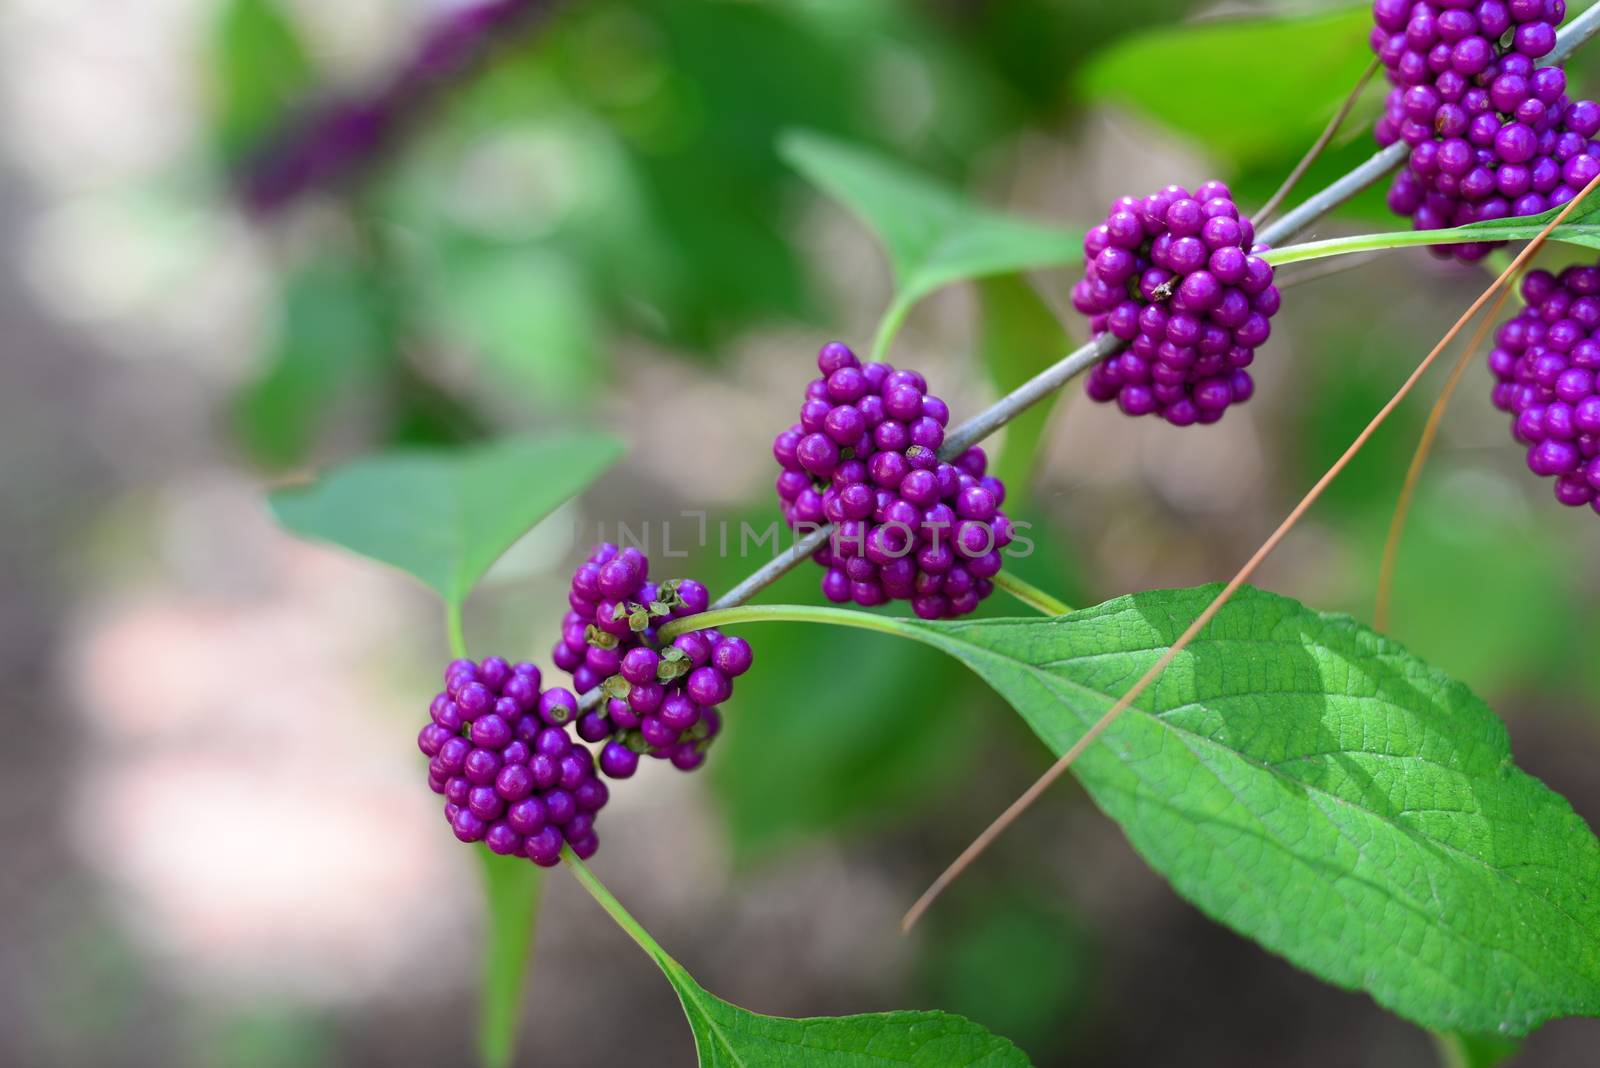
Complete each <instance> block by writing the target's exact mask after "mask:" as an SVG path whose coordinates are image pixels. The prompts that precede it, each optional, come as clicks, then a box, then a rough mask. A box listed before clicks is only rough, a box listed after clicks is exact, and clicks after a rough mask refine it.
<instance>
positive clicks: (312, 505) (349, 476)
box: [271, 433, 622, 606]
mask: <svg viewBox="0 0 1600 1068" xmlns="http://www.w3.org/2000/svg"><path fill="white" fill-rule="evenodd" d="M621 455H622V443H621V442H619V441H617V440H616V439H615V438H611V437H608V436H604V435H599V434H588V433H569V434H563V435H559V436H551V437H544V438H513V439H509V440H506V441H501V442H496V443H494V444H490V445H484V446H479V447H475V448H470V449H454V450H410V451H403V452H394V453H388V454H386V455H383V456H376V457H373V458H371V459H366V460H357V461H355V462H354V463H351V464H347V465H346V466H344V467H340V468H336V469H335V470H333V471H331V472H329V473H328V474H327V475H326V476H324V477H323V478H322V479H320V480H319V481H318V482H316V483H315V484H314V485H311V486H309V487H305V488H296V489H285V490H279V491H278V492H276V493H273V494H272V495H271V504H272V511H273V514H274V515H275V516H276V517H277V519H278V522H280V523H282V524H283V525H284V526H285V527H287V528H288V529H290V530H292V531H294V532H295V533H297V534H301V535H303V536H305V537H308V538H314V539H317V540H320V541H328V542H333V543H334V544H336V545H341V546H343V547H345V548H347V549H350V550H353V551H354V552H358V553H361V554H362V555H364V556H369V557H371V558H373V559H374V560H381V561H382V562H384V563H386V564H391V565H393V566H394V567H398V568H400V569H401V570H402V571H406V572H408V573H410V574H412V575H415V576H416V577H417V578H419V579H421V580H422V581H423V582H424V583H426V584H427V585H428V586H430V587H432V588H433V589H434V590H435V591H436V592H437V593H438V594H439V596H440V597H442V598H444V601H445V603H446V604H447V605H454V606H459V605H460V604H461V603H462V602H463V601H465V600H466V597H467V594H468V593H469V592H470V591H471V589H472V587H473V585H474V584H475V583H476V582H477V581H478V580H479V579H480V578H482V577H483V574H484V572H485V571H487V570H488V569H489V565H490V564H492V563H494V561H495V560H496V559H497V558H498V557H499V556H500V554H501V553H503V552H505V551H506V550H507V549H509V548H510V547H511V545H512V543H514V542H515V541H516V540H517V539H518V538H520V537H521V536H522V535H523V534H525V533H527V531H528V530H529V529H530V528H531V527H533V525H534V524H536V523H538V522H539V521H540V520H541V519H543V518H545V517H546V516H548V515H549V514H550V513H551V512H553V511H555V510H556V508H558V507H560V506H561V505H562V504H563V503H565V502H566V501H567V500H568V499H569V498H570V497H573V496H574V495H576V494H578V493H580V492H582V491H583V489H584V488H585V487H586V486H588V485H589V483H590V482H592V481H593V480H594V479H595V478H596V477H598V476H599V474H600V473H601V472H602V471H604V470H605V469H606V468H608V467H610V466H611V464H612V463H614V462H615V461H616V460H617V458H618V457H620V456H621Z"/></svg>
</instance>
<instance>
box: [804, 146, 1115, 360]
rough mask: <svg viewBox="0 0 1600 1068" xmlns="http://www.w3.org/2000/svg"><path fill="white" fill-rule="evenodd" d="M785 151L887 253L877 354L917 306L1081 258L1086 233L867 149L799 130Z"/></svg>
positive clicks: (809, 178) (805, 174)
mask: <svg viewBox="0 0 1600 1068" xmlns="http://www.w3.org/2000/svg"><path fill="white" fill-rule="evenodd" d="M779 152H780V153H781V154H782V156H783V157H784V159H786V160H787V161H788V162H789V164H790V165H791V166H793V167H794V168H795V169H796V170H797V171H799V172H800V173H801V174H803V175H804V176H805V177H806V178H807V179H808V180H810V181H811V182H812V183H813V184H815V185H816V186H817V187H818V188H820V189H822V190H823V191H824V192H826V193H828V194H829V195H830V196H832V197H834V198H836V199H837V200H839V201H840V202H841V203H843V204H844V205H845V206H846V207H848V208H849V209H850V210H851V211H852V212H854V213H855V214H856V215H857V216H858V217H859V218H860V219H861V221H862V222H863V223H865V224H866V225H867V227H868V228H869V229H871V230H872V232H873V233H874V234H876V235H877V237H878V239H879V240H880V241H881V242H882V243H883V246H884V251H885V252H886V253H888V256H889V262H890V265H891V266H892V267H893V269H894V277H895V288H896V293H895V298H894V302H893V304H892V305H891V307H890V309H889V311H888V312H887V313H886V314H885V316H884V328H883V330H881V331H880V333H879V341H878V344H877V346H876V349H877V352H878V354H879V355H881V353H882V350H883V349H884V348H885V347H886V346H887V340H888V338H889V337H890V336H891V335H892V333H893V330H894V328H895V327H896V326H897V325H898V323H899V322H900V320H901V319H903V318H904V316H905V314H906V312H908V311H909V310H910V309H911V307H912V305H914V304H916V302H917V301H919V300H921V299H922V298H923V297H925V296H927V295H928V294H929V293H932V292H933V291H934V290H936V289H939V288H940V287H942V286H945V285H949V284H950V283H952V282H960V281H966V280H969V279H974V278H985V277H988V276H990V275H996V274H1010V273H1013V272H1015V271H1022V270H1027V269H1029V268H1036V267H1053V266H1059V265H1062V264H1068V263H1074V262H1077V261H1078V260H1081V259H1082V257H1083V246H1082V243H1081V242H1082V235H1081V234H1079V233H1073V232H1071V231H1068V230H1063V229H1060V228H1058V227H1054V226H1049V225H1047V224H1044V223H1036V222H1031V221H1028V220H1025V219H1021V218H1018V217H1017V216H1014V215H1008V214H1005V213H1002V212H998V211H995V210H993V209H991V208H987V207H984V206H982V205H980V204H975V203H973V202H972V201H971V200H969V199H967V198H966V197H965V196H963V195H962V194H961V193H959V192H957V191H956V190H954V189H951V188H950V187H948V186H946V185H943V184H941V183H939V182H936V181H934V180H932V179H930V178H928V177H927V176H926V175H923V174H920V173H918V172H917V171H914V170H911V169H910V168H908V167H905V166H903V165H902V164H899V163H896V162H894V161H893V160H889V159H886V158H884V157H882V156H879V155H878V154H877V153H875V152H872V151H870V150H868V149H864V148H860V147H858V146H855V145H849V144H846V143H844V142H842V141H836V140H833V139H831V138H828V137H824V136H822V135H820V134H815V133H808V132H798V131H797V132H791V133H789V134H786V135H785V136H784V137H783V138H782V139H781V140H780V142H779Z"/></svg>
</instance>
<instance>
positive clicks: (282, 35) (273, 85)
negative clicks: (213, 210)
mask: <svg viewBox="0 0 1600 1068" xmlns="http://www.w3.org/2000/svg"><path fill="white" fill-rule="evenodd" d="M208 59H209V66H210V70H209V80H210V87H209V88H210V97H211V101H210V103H211V112H212V119H211V122H212V126H213V128H214V131H215V133H214V136H215V138H216V141H217V147H218V150H219V151H220V153H221V155H222V157H223V159H225V160H227V161H228V162H236V161H238V160H239V159H241V158H242V157H244V156H245V155H247V154H248V153H249V152H250V151H251V150H252V149H254V148H256V147H257V146H258V145H259V144H260V142H261V141H262V139H263V138H265V137H266V136H267V135H268V134H269V133H270V132H271V131H272V130H273V129H274V128H276V126H277V125H278V124H279V123H280V122H282V121H283V120H284V118H285V116H286V114H287V113H288V111H289V109H290V108H291V107H292V106H293V105H294V104H295V103H296V102H297V101H298V100H299V99H300V97H301V96H302V94H303V93H304V92H305V91H306V89H307V88H309V87H310V86H311V85H312V83H313V78H312V71H311V64H310V61H309V60H308V59H307V58H306V49H305V45H304V44H303V43H302V42H301V40H300V35H299V32H298V31H297V30H296V28H295V25H294V23H293V22H292V21H291V20H290V18H289V16H288V14H287V13H286V12H285V11H284V10H283V8H282V6H281V5H280V4H278V3H277V2H275V0H228V2H227V3H226V4H224V5H223V7H222V11H221V13H220V15H219V17H218V18H217V21H216V24H215V27H214V29H213V31H212V38H211V48H210V55H209V57H208Z"/></svg>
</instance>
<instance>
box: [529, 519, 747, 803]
mask: <svg viewBox="0 0 1600 1068" xmlns="http://www.w3.org/2000/svg"><path fill="white" fill-rule="evenodd" d="M710 601H711V596H710V594H709V593H708V592H707V591H706V588H705V586H703V585H701V584H700V583H698V582H696V581H694V580H693V579H669V580H668V581H665V582H661V583H655V582H651V581H650V561H649V560H648V559H647V558H646V557H645V555H644V553H642V552H640V551H639V550H638V549H636V548H632V547H629V548H626V549H618V548H617V546H615V545H611V544H609V543H607V544H603V545H600V546H599V547H597V548H596V549H595V551H594V552H593V553H592V554H591V555H590V556H589V558H588V559H587V560H586V561H584V563H583V564H581V565H580V566H579V567H578V569H577V571H576V572H574V573H573V576H572V587H571V589H570V590H569V592H568V594H567V602H568V608H569V611H568V612H567V614H566V617H565V618H564V619H563V620H562V628H561V641H560V642H558V643H557V644H556V647H555V649H554V651H553V656H554V658H555V662H556V665H557V666H558V667H560V668H561V669H562V670H563V671H570V672H571V673H572V678H573V682H574V684H575V685H576V686H577V688H578V691H579V692H580V693H588V692H589V691H590V690H593V689H595V688H596V687H598V688H599V689H600V691H601V693H602V695H603V697H604V704H603V705H601V706H600V707H599V708H596V709H595V710H594V711H591V712H586V713H584V715H583V716H582V717H581V718H580V719H579V720H578V725H577V726H578V736H579V737H580V738H582V739H583V740H584V741H586V742H602V741H603V742H605V745H604V746H603V747H602V749H601V750H600V770H601V771H603V772H604V773H605V774H606V775H608V776H610V777H611V778H613V779H626V778H628V777H629V776H631V775H632V774H633V773H634V771H636V770H637V769H638V766H639V754H640V753H648V754H649V755H651V756H653V757H656V758H659V759H663V760H671V761H672V764H673V766H674V767H677V768H679V769H680V770H683V771H693V770H694V769H695V768H698V767H699V766H700V765H701V763H703V762H704V761H705V754H706V750H707V748H709V747H710V745H711V742H712V740H713V739H714V738H716V736H717V733H718V731H719V730H720V729H721V727H722V716H721V713H720V712H719V711H718V710H717V706H718V705H720V704H722V703H723V702H724V701H726V700H727V699H728V698H729V697H731V696H732V695H733V680H734V679H735V678H737V677H738V676H740V675H743V674H744V673H745V672H746V671H749V670H750V664H751V662H752V660H753V659H754V658H753V654H752V653H751V650H750V643H749V642H747V641H745V640H744V639H743V638H735V637H729V636H724V635H723V634H721V633H719V632H717V631H715V630H700V631H691V632H689V633H687V634H680V635H679V636H678V637H676V638H674V639H673V640H672V642H671V644H669V645H662V644H661V642H660V641H659V640H658V638H657V636H656V631H657V627H658V626H659V625H660V624H663V623H666V622H670V621H671V620H674V619H683V618H684V617H685V616H692V615H696V614H698V613H700V612H704V611H705V610H706V606H707V605H708V604H710Z"/></svg>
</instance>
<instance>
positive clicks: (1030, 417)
mask: <svg viewBox="0 0 1600 1068" xmlns="http://www.w3.org/2000/svg"><path fill="white" fill-rule="evenodd" d="M978 308H979V315H980V326H979V335H978V351H979V353H980V354H981V355H982V357H983V362H984V364H985V365H986V366H987V367H988V368H989V376H990V377H991V378H992V379H993V380H994V384H995V389H997V390H998V391H999V392H1000V393H1001V394H1002V395H1004V394H1006V393H1010V392H1011V391H1012V390H1013V389H1015V388H1017V387H1018V386H1020V385H1022V383H1024V382H1026V381H1027V380H1028V379H1030V378H1032V377H1034V376H1035V375H1037V374H1039V373H1040V372H1041V371H1043V370H1044V369H1045V368H1047V367H1049V366H1050V365H1051V364H1053V363H1055V362H1056V361H1057V360H1059V359H1061V357H1063V356H1065V355H1066V354H1067V353H1068V352H1069V351H1070V349H1071V345H1070V343H1069V340H1068V338H1067V334H1066V331H1065V330H1063V329H1062V328H1061V320H1060V319H1058V318H1056V316H1055V314H1054V313H1053V312H1051V311H1050V309H1049V308H1048V307H1046V306H1045V303H1044V301H1043V300H1041V299H1039V294H1038V293H1036V292H1035V291H1034V289H1033V287H1032V286H1030V285H1029V284H1028V282H1027V280H1026V279H1024V278H1023V277H1022V276H1021V275H1016V274H1011V275H1003V276H1000V277H997V278H990V279H987V280H985V281H983V282H980V283H979V284H978ZM1062 396H1063V393H1062V391H1059V390H1058V391H1057V392H1056V393H1054V394H1052V395H1051V397H1050V398H1049V399H1048V400H1046V401H1044V402H1042V403H1040V404H1035V405H1034V406H1033V407H1031V408H1029V409H1028V410H1027V411H1025V412H1023V413H1022V414H1021V415H1020V416H1018V417H1017V418H1015V419H1013V420H1011V422H1009V423H1007V424H1006V431H1005V440H1004V444H1003V445H1002V446H1001V449H1000V455H999V456H998V457H997V458H996V459H995V461H994V463H993V465H992V467H993V468H994V474H995V475H996V476H997V477H998V478H1000V479H1001V481H1003V482H1005V484H1006V486H1007V487H1008V497H1007V504H1008V505H1009V506H1010V507H1011V508H1012V509H1013V510H1014V511H1017V510H1020V509H1019V507H1018V506H1019V505H1020V504H1021V503H1022V502H1023V501H1024V500H1025V499H1026V497H1027V494H1028V491H1029V489H1030V488H1031V486H1032V482H1033V472H1034V469H1035V467H1036V466H1037V465H1038V462H1039V442H1040V439H1041V438H1043V437H1044V431H1045V426H1046V424H1048V423H1049V421H1050V415H1051V413H1052V412H1054V411H1055V408H1056V405H1057V404H1059V403H1060V402H1061V399H1062Z"/></svg>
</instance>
